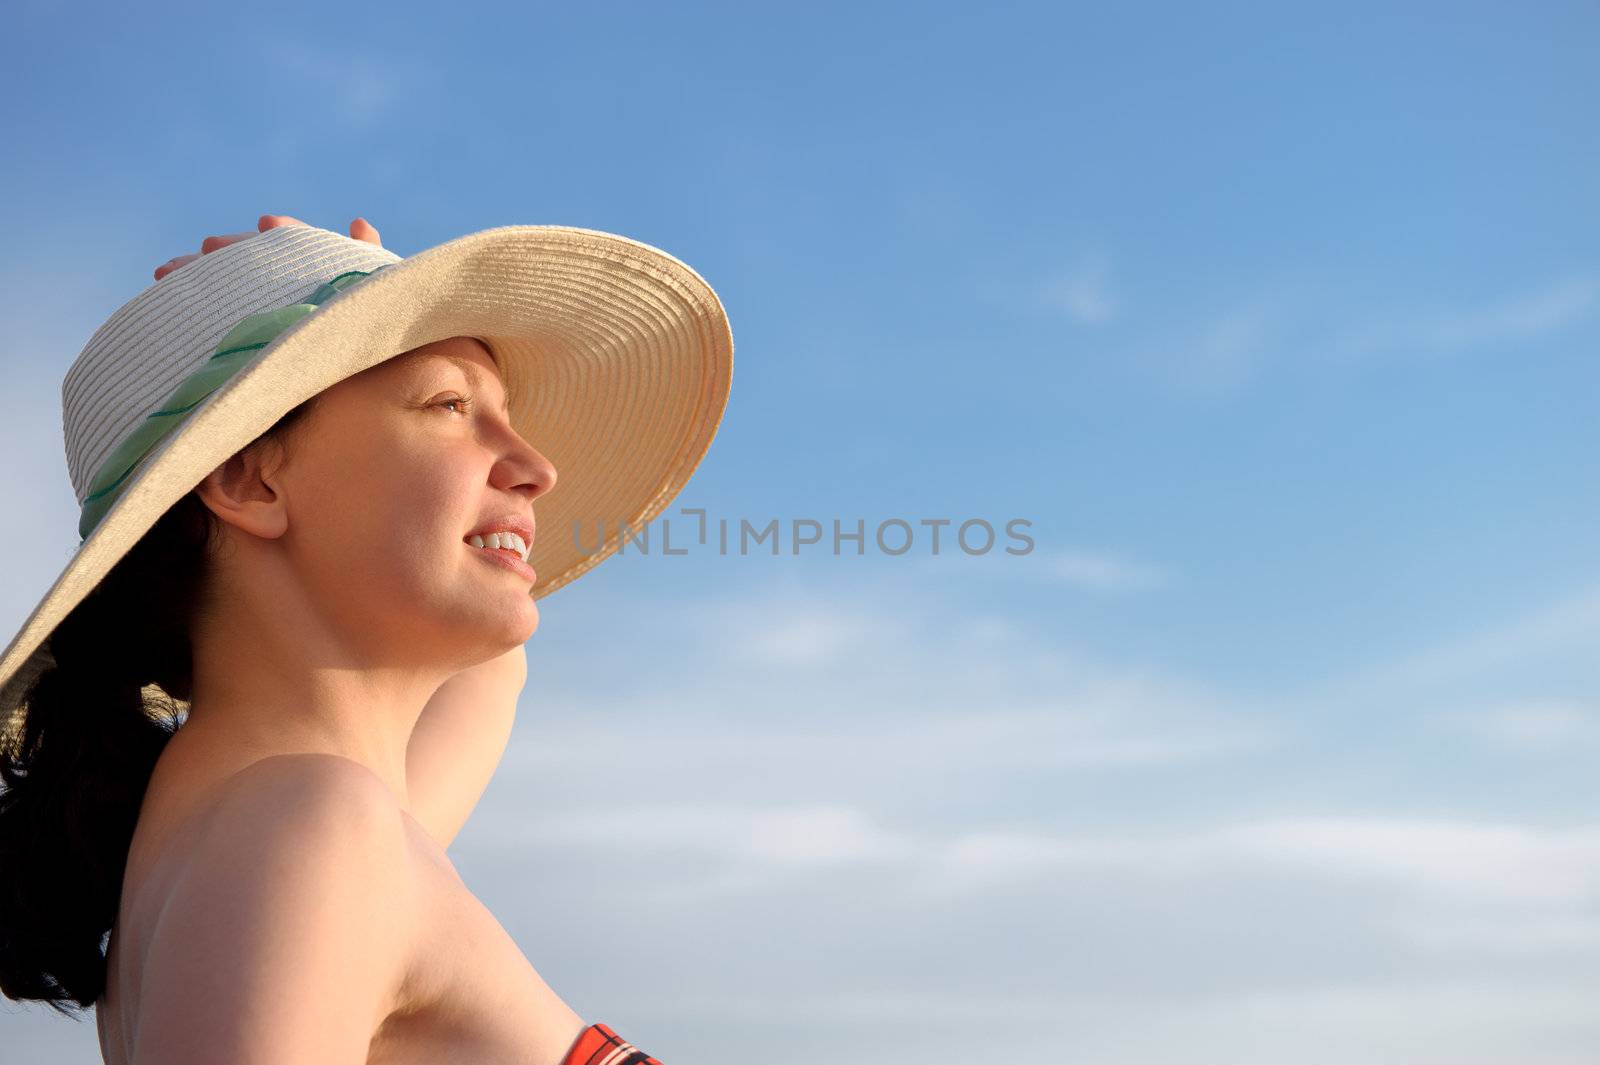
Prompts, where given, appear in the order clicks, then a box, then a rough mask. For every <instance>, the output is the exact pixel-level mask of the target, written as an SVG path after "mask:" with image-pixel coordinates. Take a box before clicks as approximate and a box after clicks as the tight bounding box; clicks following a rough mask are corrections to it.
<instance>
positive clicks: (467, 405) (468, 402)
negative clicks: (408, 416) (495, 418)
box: [433, 396, 472, 414]
mask: <svg viewBox="0 0 1600 1065" xmlns="http://www.w3.org/2000/svg"><path fill="white" fill-rule="evenodd" d="M452 403H454V404H457V405H458V406H460V408H461V413H462V414H465V413H466V412H467V411H469V410H471V409H472V397H471V396H449V397H447V398H445V399H441V400H440V401H439V402H437V403H435V404H433V405H434V406H435V407H448V406H450V405H451V404H452Z"/></svg>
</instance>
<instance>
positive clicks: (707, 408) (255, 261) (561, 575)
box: [0, 225, 733, 742]
mask: <svg viewBox="0 0 1600 1065" xmlns="http://www.w3.org/2000/svg"><path fill="white" fill-rule="evenodd" d="M453 336H471V337H476V338H478V339H479V340H481V341H483V343H484V344H485V345H486V346H487V347H488V348H489V350H490V352H491V353H492V354H493V355H494V358H495V362H496V363H497V364H498V365H499V368H500V373H501V377H502V379H503V380H504V382H505V386H506V390H507V392H508V393H509V394H510V399H511V415H512V423H513V424H514V425H515V426H516V428H517V430H518V432H520V433H521V434H522V435H523V436H524V437H525V438H527V439H528V441H529V442H530V443H532V444H533V445H534V446H535V447H537V448H538V449H539V450H540V451H542V452H543V453H544V454H545V455H546V456H547V457H548V458H549V459H550V461H551V462H552V463H553V464H554V465H555V467H556V469H558V470H560V471H561V479H560V481H559V482H558V484H557V485H556V487H555V488H554V489H552V490H551V491H550V494H549V495H548V496H545V495H541V496H540V497H539V504H538V508H539V509H538V516H539V528H540V531H541V533H542V535H540V536H538V537H536V538H535V541H534V543H533V545H532V552H531V554H530V555H529V559H528V561H529V562H530V563H531V564H532V565H533V567H534V569H535V570H536V571H537V573H538V581H537V583H536V584H535V585H534V586H533V588H532V590H531V593H530V594H531V595H532V596H533V597H534V598H535V599H538V598H541V597H543V596H545V595H548V594H549V593H551V592H553V591H555V590H556V589H557V588H560V587H562V586H563V585H566V584H569V583H571V582H572V581H574V580H576V579H577V578H578V577H580V576H582V575H583V574H584V573H587V572H588V571H589V570H591V569H593V568H594V567H595V566H596V565H598V564H599V563H600V562H601V561H603V560H604V559H605V558H607V557H609V556H610V555H611V554H613V553H614V552H615V551H616V549H617V546H618V542H619V539H620V528H619V526H620V525H624V524H626V525H631V526H639V525H641V524H643V523H645V522H647V521H649V520H650V519H651V518H653V517H655V516H656V515H657V514H659V513H660V512H661V511H662V510H663V509H664V508H665V507H666V506H667V504H668V503H670V502H671V501H672V499H673V497H674V496H676V495H677V494H678V492H679V491H680V490H681V489H682V488H683V486H684V484H685V482H687V481H688V479H689V475H690V474H692V473H693V472H694V470H695V467H696V466H698V465H699V463H700V460H701V458H702V457H704V455H705V453H706V451H707V449H708V448H709V447H710V446H711V439H712V437H713V436H714V435H716V431H717V426H718V424H719V423H720V421H721V419H722V411H723V407H724V406H725V404H726V403H727V398H728V389H729V385H730V383H731V380H732V376H733V336H732V333H731V332H730V330H729V328H728V320H727V315H726V313H725V312H724V310H723V308H722V304H721V302H720V301H719V300H718V299H717V295H716V293H715V292H713V291H712V289H711V286H709V285H708V284H706V282H705V280H704V279H703V278H701V277H700V275H699V274H697V273H695V271H694V270H692V269H690V268H689V267H688V266H686V265H685V264H683V263H682V262H679V261H678V260H677V259H675V258H673V257H672V256H671V255H668V254H667V253H666V252H663V251H660V250H659V249H656V248H653V247H650V246H649V245H647V244H641V243H639V242H638V241H634V240H629V239H628V238H626V237H620V236H616V235H614V234H610V233H601V232H597V231H594V230H588V229H575V228H571V227H567V226H529V225H518V226H501V227H499V228H495V229H486V230H482V231H480V232H477V233H471V234H469V235H467V236H464V237H459V238H457V239H455V240H451V241H447V242H445V243H443V244H439V245H437V246H435V247H432V248H429V249H427V250H425V251H421V252H418V253H417V254H415V255H411V256H407V257H405V258H402V257H400V256H398V255H396V254H395V253H394V252H392V251H389V250H387V249H385V248H381V247H378V246H377V245H374V244H371V243H368V242H367V241H363V240H356V239H353V238H351V237H346V236H343V235H341V234H338V233H334V232H331V231H329V230H326V229H319V228H317V227H314V226H301V225H285V226H278V227H275V228H271V229H268V230H266V231H265V232H262V233H259V234H256V235H254V236H251V237H249V238H247V239H244V240H240V241H236V242H235V243H232V244H229V245H227V246H225V247H222V248H218V249H217V250H215V251H212V252H208V253H207V254H205V255H202V256H200V257H199V258H197V259H195V260H193V261H192V262H190V263H188V264H186V265H184V266H183V267H181V268H180V269H178V270H176V271H174V272H172V273H171V274H168V275H167V276H165V277H163V278H162V279H161V280H160V281H157V282H156V283H155V284H153V285H151V286H150V287H149V288H147V289H145V290H144V291H143V292H141V293H139V295H137V296H135V297H134V298H133V299H131V300H129V301H128V302H127V303H125V304H123V306H122V307H120V308H118V309H117V311H116V312H115V313H114V314H112V315H111V317H110V318H108V319H107V320H106V322H105V324H103V325H101V326H100V328H99V329H97V330H96V331H95V333H94V335H93V336H92V337H90V338H89V343H88V345H87V346H86V347H85V348H84V349H83V352H82V353H81V354H80V355H79V356H78V358H77V359H76V360H75V361H74V362H73V364H72V366H71V368H69V369H68V370H67V373H66V377H65V379H64V380H63V381H62V387H61V401H62V423H63V428H64V431H65V438H66V451H67V472H68V474H69V476H70V477H71V480H72V487H73V491H74V493H75V494H76V496H77V499H78V503H79V505H80V506H81V507H82V513H81V518H80V522H79V529H78V535H79V537H80V538H81V542H80V543H79V544H78V545H77V548H76V551H75V553H74V554H73V556H72V559H71V561H70V562H68V564H67V566H66V568H65V569H64V570H63V571H62V573H61V575H60V576H59V577H57V578H56V581H55V583H54V584H53V585H52V586H51V587H50V590H49V592H47V593H46V594H45V597H44V599H43V600H42V601H41V602H40V603H39V605H38V606H36V607H35V608H34V610H33V613H32V614H30V615H29V616H28V619H27V621H26V622H24V623H23V626H22V630H21V631H20V632H18V633H17V635H16V636H15V637H14V638H13V639H12V641H11V643H10V645H9V646H8V647H7V648H6V650H5V653H4V655H3V656H0V722H5V725H4V727H3V728H0V741H4V742H10V741H11V740H12V739H14V737H15V736H16V735H17V734H19V732H20V727H21V724H22V722H23V720H24V716H23V715H24V713H25V710H26V707H25V706H22V705H19V704H20V703H21V700H22V699H23V696H24V694H25V692H26V691H27V689H28V686H29V685H30V684H31V683H32V681H33V679H34V678H35V677H36V676H37V675H38V674H39V673H40V672H42V671H43V670H44V669H46V668H48V667H49V666H50V665H52V664H53V662H54V660H53V658H52V657H51V655H50V645H49V639H50V635H51V633H52V632H54V630H55V628H56V626H57V625H58V624H60V622H61V621H62V619H63V618H65V617H66V616H67V614H68V613H70V612H71V610H72V609H73V607H75V606H76V605H77V604H78V603H80V602H81V601H82V600H83V599H84V597H85V596H87V595H88V594H89V592H90V591H92V590H93V588H94V587H95V585H96V584H98V583H99V581H100V580H101V578H103V577H104V576H105V575H106V574H107V573H108V572H109V571H110V570H111V568H112V567H113V566H114V565H115V564H116V562H117V561H118V560H119V559H121V558H122V557H123V555H125V554H126V553H127V552H128V550H129V549H130V548H132V547H133V545H134V544H135V543H137V542H138V540H139V538H140V537H141V536H143V535H144V533H145V532H146V531H148V530H149V529H150V528H151V526H153V525H154V524H155V523H156V520H157V519H158V518H159V517H160V516H161V515H162V513H163V512H165V511H166V510H167V508H168V507H170V506H172V504H173V503H175V502H177V501H178V500H179V499H181V498H182V497H183V496H184V495H186V494H187V493H188V492H189V491H190V490H191V489H193V488H194V487H195V486H196V485H198V484H199V483H200V482H201V481H202V480H204V479H205V477H206V475H207V474H209V473H210V472H211V471H212V470H214V469H215V468H216V467H217V466H220V465H221V464H222V463H223V462H225V461H226V460H227V459H228V458H229V457H231V456H232V455H234V454H236V453H237V452H238V451H239V450H240V449H242V448H243V447H245V446H246V445H247V444H249V443H250V442H251V441H252V440H254V439H256V438H257V437H258V436H260V435H261V433H262V432H264V431H265V430H266V429H268V428H269V427H271V426H272V425H273V423H275V422H276V421H277V420H278V419H279V418H280V417H282V416H283V415H284V414H286V413H287V412H288V411H290V410H291V409H293V408H294V407H296V406H297V405H299V404H300V403H301V402H303V401H305V400H307V399H309V398H310V397H312V396H314V395H316V394H317V393H319V392H321V391H323V390H324V389H326V388H328V387H329V386H331V385H334V384H337V383H338V382H339V381H341V380H343V379H344V378H346V377H349V376H351V375H352V374H355V373H359V372H360V371H362V370H365V369H367V368H368V367H370V366H374V365H376V364H377V363H380V362H383V361H384V360H385V359H388V358H391V357H393V356H395V355H398V354H400V353H402V352H405V351H410V350H412V349H413V348H417V347H421V346H422V345H424V344H430V343H433V342H434V341H437V340H443V339H446V338H448V337H453ZM580 525H581V529H582V532H583V535H582V536H581V537H580V536H577V535H575V530H576V528H578V527H580ZM597 526H598V528H599V529H604V530H605V536H604V539H603V540H602V541H601V542H600V546H599V548H598V549H595V548H594V542H595V541H594V539H593V537H594V535H595V533H593V532H591V530H595V529H596V527H597ZM545 530H549V531H548V532H545ZM580 540H581V541H582V544H581V546H580Z"/></svg>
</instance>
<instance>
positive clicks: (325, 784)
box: [134, 755, 417, 1065]
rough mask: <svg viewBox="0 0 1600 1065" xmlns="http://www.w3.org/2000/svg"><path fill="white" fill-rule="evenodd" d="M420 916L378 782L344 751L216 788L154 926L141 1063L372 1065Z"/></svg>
mask: <svg viewBox="0 0 1600 1065" xmlns="http://www.w3.org/2000/svg"><path fill="white" fill-rule="evenodd" d="M416 916H417V894H416V878H415V876H414V875H413V857H412V852H411V844H410V840H409V837H408V833H407V831H406V826H405V822H404V813H403V811H402V810H401V808H400V805H399V802H398V800H397V799H396V797H395V796H394V795H393V793H392V792H390V791H389V789H388V788H387V786H386V785H385V784H384V783H383V781H382V780H381V779H380V778H378V777H377V776H376V775H374V774H373V773H372V772H371V771H369V770H367V769H366V768H365V767H363V766H361V765H359V764H357V763H355V762H352V761H350V760H348V759H344V758H339V757H336V756H331V755H278V756H274V757H270V758H265V759H262V760H261V761H258V762H255V763H252V764H251V765H250V766H248V767H246V768H245V769H242V770H240V771H239V772H238V773H236V774H234V775H233V776H232V777H230V778H228V780H227V781H226V782H225V783H224V784H223V785H222V786H220V787H219V788H218V789H217V790H216V791H215V792H214V793H213V794H212V796H211V809H210V810H209V811H208V812H207V814H206V816H205V818H204V822H203V825H202V826H201V827H200V831H199V832H198V833H197V835H196V837H195V839H194V840H193V842H192V844H191V845H190V846H189V847H188V848H187V853H186V854H185V855H184V858H183V861H182V864H181V866H180V867H179V868H178V869H177V870H176V873H175V876H174V878H173V880H172V882H171V887H170V890H169V891H168V893H167V896H166V898H165V900H164V902H163V904H162V907H161V910H160V915H159V917H157V919H156V921H155V924H154V927H153V928H152V930H151V933H150V938H149V942H148V947H147V950H146V953H145V957H144V959H143V960H144V966H143V970H144V971H143V974H142V980H141V982H142V984H143V987H144V992H143V994H142V996H141V998H142V1001H141V1008H140V1011H139V1018H138V1023H137V1040H136V1046H137V1049H136V1053H135V1055H134V1059H135V1061H160V1062H164V1063H165V1062H171V1063H174V1065H177V1063H183V1062H191V1061H193V1062H200V1061H250V1062H261V1063H271V1062H278V1061H283V1062H290V1061H304V1062H324V1061H326V1062H334V1061H361V1060H365V1057H366V1050H367V1046H368V1043H369V1041H370V1039H371V1036H372V1033H373V1031H374V1029H375V1028H376V1027H377V1026H378V1025H379V1024H381V1023H382V1021H383V1020H384V1018H385V1016H387V1014H388V1012H389V1011H390V1009H391V1008H392V1006H393V1004H394V1002H395V1000H396V997H397V995H398V994H399V991H400V988H401V985H402V982H403V980H404V978H405V974H406V970H407V965H408V963H409V960H410V944H411V942H412V938H413V931H414V928H415V923H416V921H415V919H416Z"/></svg>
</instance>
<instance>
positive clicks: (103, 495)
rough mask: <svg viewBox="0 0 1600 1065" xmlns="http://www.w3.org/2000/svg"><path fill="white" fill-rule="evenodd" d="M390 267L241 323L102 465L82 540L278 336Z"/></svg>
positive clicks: (331, 284) (81, 521)
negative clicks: (171, 440)
mask: <svg viewBox="0 0 1600 1065" xmlns="http://www.w3.org/2000/svg"><path fill="white" fill-rule="evenodd" d="M392 265H394V264H393V263H386V264H384V265H383V266H379V267H377V268H375V269H372V270H348V271H346V272H344V273H342V274H339V275H338V276H336V277H334V278H331V279H330V280H328V281H325V282H323V283H322V284H321V285H318V286H317V290H316V291H315V292H313V293H311V295H309V296H307V297H306V298H305V299H304V300H303V301H301V302H300V303H291V304H289V305H288V306H287V307H275V308H273V309H272V310H267V311H261V312H259V313H256V314H252V315H250V316H248V317H246V318H243V319H240V321H239V323H238V324H237V325H235V326H234V327H233V328H232V329H230V330H228V335H227V336H225V337H223V338H222V341H221V343H219V344H218V345H217V350H216V352H215V353H214V354H213V355H212V356H211V357H210V358H209V359H207V360H206V361H205V362H203V363H201V364H200V368H199V369H197V370H195V371H194V372H193V373H191V374H190V375H189V376H188V377H186V378H184V380H183V383H182V384H180V385H179V386H178V387H177V388H176V389H174V390H173V392H172V394H171V395H170V396H168V397H167V399H166V402H164V403H162V404H161V406H160V407H158V408H157V409H156V410H154V411H152V412H151V413H149V414H147V415H145V418H144V421H142V422H140V423H139V424H138V425H137V426H135V427H134V430H133V432H131V433H129V434H128V437H127V439H125V440H123V442H122V443H121V444H119V445H118V446H117V449H116V450H115V451H113V452H112V453H111V455H110V457H108V458H107V459H106V460H105V462H103V463H101V465H100V469H99V471H98V472H96V473H95V475H94V478H93V479H92V480H90V482H89V491H88V494H87V495H85V496H84V497H83V511H82V514H81V516H80V517H79V518H78V536H79V538H80V540H87V539H88V538H89V534H90V533H92V532H93V531H94V530H95V527H96V526H97V525H99V524H100V520H101V519H102V518H104V517H105V515H106V512H107V511H109V510H110V509H111V506H112V504H113V503H115V502H116V501H117V497H118V496H120V495H121V494H122V489H123V487H124V486H125V485H126V483H127V481H128V478H129V476H130V475H131V474H132V473H133V471H134V470H135V469H136V468H138V466H139V464H140V463H141V462H143V461H144V460H145V458H147V457H148V456H149V455H150V453H151V452H153V451H154V450H155V449H156V447H157V446H158V445H159V444H160V443H161V442H162V441H163V440H165V439H166V438H167V437H168V436H170V435H171V434H172V432H173V430H175V429H177V428H178V427H179V426H180V425H182V424H183V423H184V421H185V420H186V419H187V418H188V416H189V413H190V412H191V411H193V410H194V408H196V407H198V406H199V405H200V404H201V403H202V402H204V401H205V399H206V397H207V396H209V395H211V394H212V393H213V392H215V391H216V390H217V389H219V388H221V387H222V386H223V385H224V384H226V383H227V382H228V381H230V380H231V379H232V378H233V376H234V374H236V373H238V372H239V371H240V370H241V369H243V368H244V367H246V366H249V365H251V364H252V363H253V362H255V360H256V358H257V356H258V354H259V352H260V351H261V349H262V348H264V347H266V346H267V345H268V344H270V343H272V341H273V340H275V339H277V337H278V334H280V333H282V332H283V331H284V330H285V329H287V328H289V327H290V326H291V325H293V324H294V323H296V322H298V321H300V319H302V318H304V317H305V316H306V315H308V314H310V313H311V312H312V311H315V310H316V309H317V308H318V307H320V306H321V305H322V304H323V303H324V302H326V301H327V300H328V299H329V298H330V297H332V296H333V295H335V294H336V293H339V292H342V291H344V290H345V289H347V288H349V287H350V286H351V285H354V284H356V283H357V282H358V281H360V280H361V279H362V278H365V277H369V276H371V275H372V274H375V273H377V272H378V271H379V270H387V269H388V268H389V267H390V266H392Z"/></svg>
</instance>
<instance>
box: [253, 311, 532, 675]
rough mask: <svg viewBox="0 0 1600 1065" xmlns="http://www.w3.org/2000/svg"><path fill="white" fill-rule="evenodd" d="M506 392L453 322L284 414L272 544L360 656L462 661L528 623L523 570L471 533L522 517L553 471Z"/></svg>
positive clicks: (486, 358) (487, 653)
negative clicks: (518, 422) (294, 414)
mask: <svg viewBox="0 0 1600 1065" xmlns="http://www.w3.org/2000/svg"><path fill="white" fill-rule="evenodd" d="M505 400H506V394H505V391H504V387H503V384H502V381H501V378H500V374H499V370H498V369H497V367H496V365H495V362H494V359H493V358H492V357H491V356H490V354H489V351H488V349H487V348H485V347H484V346H483V345H482V344H481V343H480V342H479V341H477V340H474V339H471V338H468V337H452V338H450V339H448V340H441V341H438V342H436V343H433V344H428V345H426V346H424V347H421V348H417V349H416V350H414V351H411V352H407V353H405V354H403V355H399V356H396V357H395V358H392V359H389V360H388V361H386V362H383V363H379V364H378V365H377V366H374V367H372V368H370V369H368V370H365V371H363V372H362V373H359V374H356V375H355V376H352V377H349V378H346V379H345V380H343V381H341V382H339V383H338V384H337V385H335V386H333V387H332V388H330V389H328V390H327V391H325V392H323V393H322V394H321V395H320V396H319V397H318V398H317V402H316V403H315V404H313V406H312V407H311V409H310V411H308V412H307V415H306V416H305V418H304V419H303V420H302V421H301V422H299V423H297V424H296V425H295V426H293V427H292V438H291V440H290V441H289V448H290V451H289V459H288V461H287V463H286V464H285V465H284V468H283V470H282V472H281V473H280V474H279V476H280V478H281V480H282V484H283V488H284V491H285V498H286V507H287V528H286V530H285V532H284V534H283V537H282V538H281V544H282V548H283V550H284V551H285V552H286V553H287V556H288V557H289V558H290V559H291V560H292V566H293V570H294V571H295V573H296V574H297V575H298V576H299V577H300V578H302V579H303V581H304V584H303V587H304V588H306V589H307V591H308V594H309V595H310V597H311V602H312V603H313V604H314V605H315V607H316V608H317V609H318V610H319V611H320V612H322V613H323V614H324V616H325V618H326V620H327V621H328V622H329V623H330V624H331V625H332V626H333V627H334V630H335V631H336V632H339V633H340V634H341V635H343V636H344V637H346V638H349V639H355V640H358V641H360V644H361V646H362V647H363V649H364V651H365V652H366V653H367V654H368V655H369V656H371V660H373V661H377V662H389V661H392V662H394V663H396V664H404V663H408V662H410V663H415V662H417V661H419V660H423V659H425V660H428V661H431V662H438V663H444V664H447V665H450V666H454V667H456V668H465V666H467V665H472V664H476V663H477V662H479V661H484V660H486V659H487V658H489V657H491V656H492V655H493V654H496V653H500V652H504V651H506V650H508V649H510V648H511V647H512V646H515V645H516V644H519V643H522V642H525V641H526V640H527V639H528V637H530V636H531V635H532V634H533V632H534V630H535V629H536V628H537V627H538V624H539V609H538V606H537V604H535V602H534V601H533V599H532V598H530V597H529V595H528V592H529V590H530V588H531V587H532V585H533V581H532V580H531V579H530V578H528V577H527V576H526V575H523V574H519V573H516V572H514V571H513V570H512V569H510V568H508V567H507V566H505V565H502V564H500V563H499V562H498V561H497V560H496V559H494V558H492V557H488V556H489V552H487V551H485V550H484V549H483V548H478V547H473V546H471V545H470V544H468V543H467V542H466V537H467V536H468V535H469V534H471V533H473V532H475V531H477V530H479V529H482V528H483V527H484V526H486V525H488V524H489V523H490V522H491V521H494V520H495V519H499V518H503V517H506V516H508V515H515V516H518V517H520V518H522V519H524V520H526V521H528V522H533V520H534V516H533V510H534V507H533V501H534V498H535V497H536V496H538V495H541V494H542V493H544V492H546V491H549V490H550V488H551V487H552V486H553V485H554V484H555V480H556V471H555V468H554V467H553V466H552V465H551V464H550V462H549V460H548V459H546V458H545V457H544V456H543V455H542V454H540V453H539V452H538V451H537V450H535V449H534V448H533V446H532V445H530V444H529V443H528V442H527V441H526V440H524V439H523V438H522V437H521V436H520V435H519V434H518V433H517V432H516V430H515V429H513V428H512V426H511V421H510V416H509V414H508V413H507V412H506V410H505V409H504V406H503V404H504V403H505ZM530 544H531V541H530Z"/></svg>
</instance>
